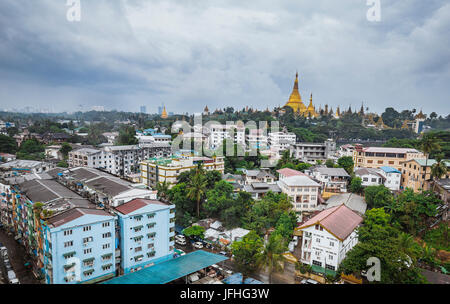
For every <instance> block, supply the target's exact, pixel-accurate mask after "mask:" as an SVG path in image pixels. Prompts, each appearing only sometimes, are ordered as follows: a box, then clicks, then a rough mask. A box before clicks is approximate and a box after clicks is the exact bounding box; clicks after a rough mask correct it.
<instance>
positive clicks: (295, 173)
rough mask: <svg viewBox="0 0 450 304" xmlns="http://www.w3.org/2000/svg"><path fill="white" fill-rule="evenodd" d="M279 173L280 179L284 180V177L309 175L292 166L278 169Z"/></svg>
mask: <svg viewBox="0 0 450 304" xmlns="http://www.w3.org/2000/svg"><path fill="white" fill-rule="evenodd" d="M277 173H278V179H279V180H283V179H285V178H288V177H291V176H308V175H307V174H305V173H303V172H301V171H297V170H294V169H290V168H283V169H280V170H277Z"/></svg>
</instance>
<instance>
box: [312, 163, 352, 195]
mask: <svg viewBox="0 0 450 304" xmlns="http://www.w3.org/2000/svg"><path fill="white" fill-rule="evenodd" d="M305 173H307V174H308V175H309V176H311V177H312V178H314V179H315V180H317V181H318V182H319V183H320V185H321V187H322V190H323V192H324V194H325V192H330V193H345V192H347V184H348V181H349V180H350V175H348V173H347V171H345V170H344V169H343V168H327V167H325V166H316V167H311V168H309V169H308V170H305Z"/></svg>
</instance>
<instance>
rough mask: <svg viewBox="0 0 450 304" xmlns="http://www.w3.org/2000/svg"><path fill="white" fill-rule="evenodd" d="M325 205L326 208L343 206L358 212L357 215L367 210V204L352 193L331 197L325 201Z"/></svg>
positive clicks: (360, 197)
mask: <svg viewBox="0 0 450 304" xmlns="http://www.w3.org/2000/svg"><path fill="white" fill-rule="evenodd" d="M326 204H327V207H326V208H331V207H336V206H339V205H342V204H344V205H345V206H347V207H348V208H350V209H352V210H353V211H356V212H358V213H359V214H364V213H365V212H366V209H367V204H366V201H365V200H364V198H363V197H362V196H359V195H357V194H354V193H342V194H338V195H333V196H332V197H330V199H328V200H327V201H326Z"/></svg>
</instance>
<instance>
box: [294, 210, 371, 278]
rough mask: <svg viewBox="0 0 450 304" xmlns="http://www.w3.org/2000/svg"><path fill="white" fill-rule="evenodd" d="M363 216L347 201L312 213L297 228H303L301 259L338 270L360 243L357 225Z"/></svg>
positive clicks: (324, 267)
mask: <svg viewBox="0 0 450 304" xmlns="http://www.w3.org/2000/svg"><path fill="white" fill-rule="evenodd" d="M362 221H363V218H362V217H361V216H360V215H358V214H357V213H356V212H354V211H352V210H351V209H350V208H348V207H347V206H345V205H344V204H342V205H339V206H336V207H332V208H329V209H326V210H324V211H322V212H320V213H319V214H317V215H316V216H314V217H312V218H311V219H309V220H308V221H306V222H305V223H304V224H302V225H301V226H300V227H299V228H296V231H301V232H302V234H303V238H302V253H301V259H300V261H301V262H302V263H305V264H308V265H312V266H313V267H321V268H322V269H327V270H331V271H336V270H337V269H338V267H339V265H340V263H341V262H342V261H343V260H344V259H345V257H346V254H347V252H348V251H349V250H351V249H352V248H353V247H354V246H355V245H356V244H357V243H358V234H357V232H356V228H357V227H358V226H359V225H360V224H361V222H362Z"/></svg>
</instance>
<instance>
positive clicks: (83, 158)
mask: <svg viewBox="0 0 450 304" xmlns="http://www.w3.org/2000/svg"><path fill="white" fill-rule="evenodd" d="M100 154H101V150H98V149H91V148H81V149H76V150H72V151H70V152H69V158H68V164H69V167H90V168H96V165H97V164H98V163H99V162H98V160H97V159H98V157H99V156H100Z"/></svg>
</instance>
